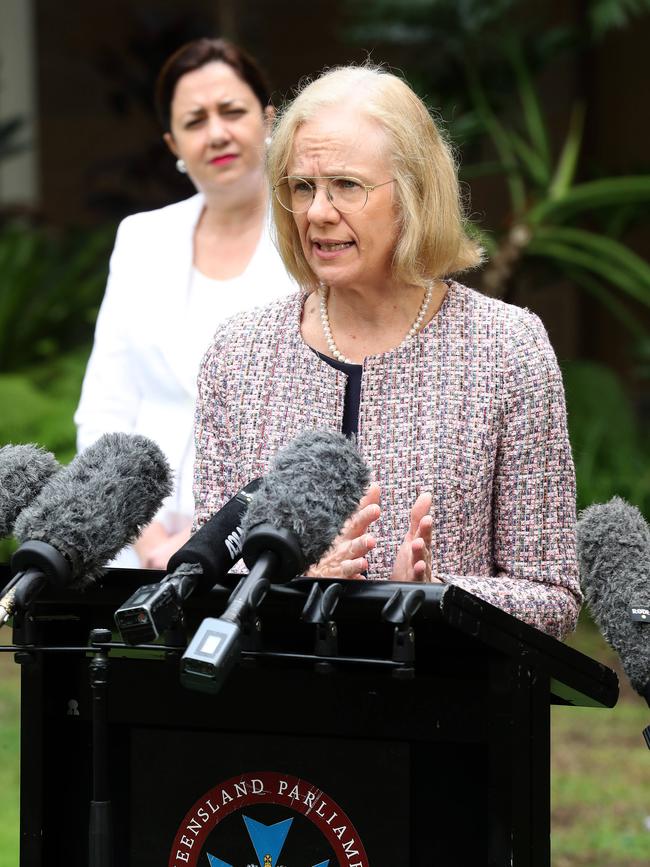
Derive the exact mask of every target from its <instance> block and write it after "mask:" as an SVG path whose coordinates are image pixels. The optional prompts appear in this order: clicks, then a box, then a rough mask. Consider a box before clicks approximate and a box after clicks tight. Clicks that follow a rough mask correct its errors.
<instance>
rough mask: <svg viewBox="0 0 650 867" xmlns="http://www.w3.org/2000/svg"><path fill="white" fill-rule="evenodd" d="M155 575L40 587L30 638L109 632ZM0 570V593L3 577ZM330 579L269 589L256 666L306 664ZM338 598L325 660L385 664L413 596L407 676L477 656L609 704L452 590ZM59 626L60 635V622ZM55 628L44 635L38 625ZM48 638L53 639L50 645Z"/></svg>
mask: <svg viewBox="0 0 650 867" xmlns="http://www.w3.org/2000/svg"><path fill="white" fill-rule="evenodd" d="M163 574H164V573H161V572H157V571H154V570H146V571H145V570H135V569H109V570H107V572H106V575H105V576H104V579H103V581H102V584H101V586H99V585H98V586H95V587H93V588H92V589H90V590H86V591H85V592H82V593H81V592H74V591H57V590H55V589H53V588H48V590H47V592H45V593H43V594H42V595H41V596H40V598H39V599H38V600H37V602H36V604H35V605H34V612H33V613H34V619H35V621H36V623H37V624H38V625H39V627H40V634H39V638H38V641H39V643H40V642H41V641H42V642H43V643H55V644H56V643H59V644H60V643H61V636H62V635H63V634H65V635H66V638H65V640H66V641H69V642H70V643H71V644H73V643H75V642H78V643H85V641H86V640H87V638H88V633H89V631H90V629H92V628H99V627H104V628H114V623H113V615H114V612H115V610H116V609H117V608H119V607H120V605H121V604H122V603H124V601H125V600H126V599H127V598H128V597H129V596H130V595H131V594H132V593H133V592H134V591H135V590H136V589H137V588H138V587H140V586H141V585H143V584H146V583H153V582H156V581H158V580H160V578H162V577H163ZM8 577H9V576H8V572H7V570H6V567H5V566H0V586H3V585H4V584H5V583H6V580H7V579H8ZM240 578H241V576H237V575H229V576H227V579H226V580H225V581H224V586H218V587H216V588H215V589H214V590H213V591H212V592H211V593H210V594H208V595H207V596H203V597H201V598H190V599H189V600H188V602H187V603H186V606H185V613H186V621H187V625H188V629H189V630H191V631H193V630H194V629H195V628H196V627H197V626H198V624H199V623H200V622H201V620H202V619H203V618H204V617H206V616H212V617H218V616H219V615H220V614H221V613H222V612H223V610H224V608H225V606H226V603H227V600H228V597H229V595H230V592H231V591H232V589H233V588H234V586H235V585H236V583H237V581H238V580H239V579H240ZM331 583H334V582H331V581H329V582H328V581H326V580H322V579H320V580H318V581H314V580H312V579H307V578H297V579H294V580H293V581H291V582H289V583H288V584H284V585H280V584H278V585H274V586H272V587H271V588H270V590H269V593H268V595H267V597H266V599H265V600H264V602H263V603H262V605H261V607H260V609H259V616H260V618H261V620H262V624H263V627H262V633H261V634H262V641H261V645H260V647H259V653H257V654H255V655H256V656H258V657H259V658H260V659H262V658H263V657H265V656H268V657H269V659H270V658H272V657H273V656H277V657H280V656H282V657H283V659H285V660H286V659H288V658H291V659H294V660H295V661H297V662H298V661H299V660H300V659H301V658H302V659H304V660H307V659H309V660H311V662H312V663H313V661H314V656H313V655H311V654H313V634H314V629H315V627H314V626H313V625H311V624H306V623H305V622H303V621H302V620H301V613H302V611H303V608H304V606H305V602H306V600H307V597H308V595H309V592H310V591H311V589H312V588H313V586H314V584H318V585H319V586H320V587H321V588H323V589H325V588H326V587H327V586H328V584H331ZM340 584H341V585H342V590H341V596H340V600H339V603H338V606H337V607H336V609H335V611H334V614H333V616H332V619H333V620H334V622H335V623H336V625H337V638H338V647H337V654H336V656H335V657H333V659H332V661H333V662H334V664H336V659H337V658H338V657H340V658H341V662H342V664H349V665H354V664H355V663H357V664H363V663H364V662H365V663H368V664H373V663H375V664H381V663H382V662H383V663H386V664H390V662H391V660H392V658H393V650H394V646H393V641H394V630H395V625H394V622H392V623H387V622H386V620H385V619H383V617H382V611H383V610H384V608H385V606H386V604H387V602H388V601H389V600H390V599H391V597H392V596H393V594H395V592H396V591H401V592H402V593H408V592H409V591H412V590H414V589H417V590H418V591H420V590H421V591H422V592H423V594H424V598H423V600H422V604H421V606H420V608H419V609H418V611H417V612H416V614H415V615H414V617H413V619H412V621H411V624H410V625H411V627H412V628H413V631H414V634H415V660H414V669H415V672H416V673H417V674H420V673H427V672H433V673H437V674H441V673H443V674H444V673H446V672H447V670H448V671H449V673H450V674H451V673H454V674H456V672H457V670H461V671H462V669H463V668H465V670H469V669H471V668H472V667H476V666H478V665H482V664H484V660H485V659H486V658H487V657H490V656H492V657H494V656H497V657H499V658H505V659H509V660H510V661H511V662H512V663H513V664H517V663H518V662H521V663H522V664H525V665H526V666H527V667H528V668H529V669H531V670H532V671H534V672H537V673H539V674H540V675H542V676H544V677H548V678H549V681H550V691H551V701H552V702H553V703H555V704H570V705H575V706H592V707H613V706H614V705H615V704H616V700H617V698H618V680H617V677H616V675H615V673H614V672H613V671H611V670H610V669H609V668H607V667H606V666H604V665H602V664H601V663H599V662H596V661H595V660H593V659H590V658H589V657H587V656H585V655H584V654H582V653H579V652H578V651H576V650H574V649H573V648H571V647H568V646H567V645H565V644H562V643H561V642H560V641H557V640H556V639H554V638H552V637H550V636H549V635H546V634H544V633H542V632H540V631H539V630H537V629H535V628H534V627H532V626H529V625H528V624H526V623H523V622H521V621H520V620H518V619H516V618H515V617H512V616H511V615H509V614H507V613H505V612H504V611H501V610H500V609H498V608H496V607H494V606H493V605H490V604H488V603H487V602H484V601H483V600H482V599H479V598H478V597H476V596H473V595H472V594H470V593H468V592H467V591H465V590H463V589H461V588H460V587H455V586H453V585H440V584H429V585H412V584H396V583H393V582H370V581H369V582H361V581H342V582H340ZM64 622H65V623H67V624H68V625H67V626H66V628H65V630H62V624H63V623H64ZM54 624H56V629H50V628H48V625H52V626H54ZM53 639H54V640H53Z"/></svg>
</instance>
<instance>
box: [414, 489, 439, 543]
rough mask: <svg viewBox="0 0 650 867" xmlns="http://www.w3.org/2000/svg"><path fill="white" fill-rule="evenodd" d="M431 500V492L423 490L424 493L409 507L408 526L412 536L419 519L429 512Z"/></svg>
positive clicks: (415, 531) (416, 528)
mask: <svg viewBox="0 0 650 867" xmlns="http://www.w3.org/2000/svg"><path fill="white" fill-rule="evenodd" d="M432 502H433V500H432V497H431V494H430V493H429V492H428V491H425V492H424V493H422V494H420V496H419V497H418V498H417V500H416V501H415V502H414V503H413V507H412V509H411V524H410V528H409V530H410V533H411V535H412V536H416V535H417V533H418V527H419V525H420V521H421V520H422V519H423V518H424V516H425V515H428V514H429V510H430V509H431V503H432Z"/></svg>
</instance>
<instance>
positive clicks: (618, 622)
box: [578, 497, 650, 746]
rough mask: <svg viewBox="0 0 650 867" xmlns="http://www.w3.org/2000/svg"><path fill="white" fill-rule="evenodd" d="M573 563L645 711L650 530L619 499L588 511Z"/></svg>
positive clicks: (649, 697)
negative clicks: (643, 702)
mask: <svg viewBox="0 0 650 867" xmlns="http://www.w3.org/2000/svg"><path fill="white" fill-rule="evenodd" d="M578 558H579V562H580V578H581V583H582V589H583V592H584V594H585V600H586V603H587V606H588V607H589V610H590V612H591V614H592V616H593V618H594V620H595V621H596V623H597V625H598V627H599V629H600V631H601V632H602V634H603V636H604V638H605V639H606V640H607V641H608V642H609V644H611V646H612V647H613V648H614V650H615V651H616V652H617V653H618V655H619V657H620V659H621V663H622V664H623V668H624V669H625V673H626V674H627V676H628V677H629V679H630V682H631V684H632V686H633V687H634V689H635V690H636V691H637V692H638V693H639V695H640V696H642V697H643V698H645V700H646V702H647V703H648V706H650V528H649V527H648V525H647V523H646V522H645V520H644V518H643V516H642V515H641V513H640V512H639V510H638V509H637V508H635V507H634V506H631V505H630V504H629V503H626V502H625V500H622V499H621V498H620V497H614V498H613V499H612V500H610V501H609V502H608V503H603V504H597V505H594V506H589V508H587V509H585V511H584V512H583V513H582V515H581V516H580V520H579V521H578ZM648 746H650V740H648Z"/></svg>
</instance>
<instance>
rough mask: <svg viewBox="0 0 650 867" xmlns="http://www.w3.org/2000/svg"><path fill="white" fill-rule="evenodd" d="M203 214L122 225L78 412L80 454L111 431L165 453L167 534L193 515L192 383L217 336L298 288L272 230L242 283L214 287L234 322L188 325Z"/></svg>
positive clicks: (140, 218)
mask: <svg viewBox="0 0 650 867" xmlns="http://www.w3.org/2000/svg"><path fill="white" fill-rule="evenodd" d="M203 205H204V199H203V196H202V195H201V194H198V195H195V196H192V198H190V199H186V200H185V201H182V202H178V203H176V204H173V205H169V206H167V207H165V208H160V209H159V210H156V211H150V212H147V213H141V214H134V215H133V216H131V217H127V218H126V219H125V220H124V221H123V222H122V223H121V224H120V226H119V228H118V231H117V237H116V240H115V247H114V249H113V253H112V256H111V261H110V272H109V278H108V284H107V286H106V293H105V295H104V300H103V302H102V305H101V309H100V311H99V316H98V318H97V326H96V330H95V341H94V345H93V350H92V354H91V356H90V360H89V362H88V367H87V368H86V374H85V377H84V381H83V387H82V392H81V400H80V402H79V406H78V408H77V412H76V413H75V422H76V424H77V429H78V430H77V447H78V449H79V450H82V449H84V448H86V447H87V446H88V445H90V444H91V443H92V442H94V441H95V440H96V439H97V438H98V437H99V436H101V434H103V433H106V432H109V431H125V432H127V433H140V434H143V435H145V436H147V437H150V438H151V439H153V440H155V441H156V442H157V443H158V444H159V445H160V447H161V448H162V450H163V451H164V452H165V454H166V456H167V459H168V460H169V462H170V465H171V467H172V470H173V471H174V473H175V476H176V485H175V490H174V493H173V495H172V496H171V497H169V498H168V499H167V500H166V501H165V504H164V506H163V508H162V509H161V511H160V512H159V514H158V515H157V516H156V517H157V519H158V520H161V521H162V522H163V523H165V525H166V526H167V529H168V530H169V532H175V531H176V529H178V528H179V526H182V525H183V524H184V523H186V522H187V519H189V518H191V516H192V513H193V497H192V465H193V461H194V444H193V423H194V404H195V400H196V377H197V374H198V367H199V364H200V360H201V358H202V355H203V353H204V352H205V350H206V349H207V347H208V344H209V340H210V337H211V336H212V332H213V331H214V330H215V328H216V326H217V324H218V323H219V322H220V321H221V320H222V319H223V318H225V315H231V314H232V313H233V312H234V310H245V309H250V308H252V307H256V306H258V305H261V304H266V303H268V302H269V301H272V300H273V299H275V298H277V297H279V296H281V295H285V294H288V293H289V292H292V291H295V288H296V287H295V284H294V283H293V281H292V280H291V278H290V277H289V276H288V275H287V273H286V271H285V269H284V266H283V264H282V261H281V259H280V256H279V254H278V252H277V250H276V248H275V247H274V245H273V242H272V241H271V238H270V235H269V231H268V226H266V227H265V229H264V231H263V233H262V237H261V238H260V241H259V243H258V246H257V248H256V250H255V253H254V254H253V257H252V259H251V261H250V262H249V264H248V266H247V268H246V270H245V272H244V274H242V275H241V276H240V277H238V278H235V279H234V280H232V281H223V283H222V284H219V283H216V281H215V291H216V292H220V291H222V290H223V292H224V293H226V292H229V293H230V296H229V299H228V301H229V303H228V304H227V305H226V306H227V309H228V313H227V314H224V315H217V316H216V317H215V318H214V321H213V322H212V323H210V322H208V323H207V324H206V322H205V321H204V320H205V314H203V316H202V319H201V313H200V311H195V313H194V314H193V315H194V317H195V322H194V323H192V322H191V321H190V322H189V323H188V321H187V316H188V309H189V308H188V298H189V293H190V287H191V285H192V270H193V255H194V230H195V228H196V225H197V222H198V220H199V217H200V215H201V212H202V210H203ZM233 295H234V296H236V298H233ZM233 305H234V306H233ZM217 313H219V310H218V308H217ZM193 326H196V327H193ZM199 333H200V334H201V335H204V337H202V338H197V334H199ZM197 343H198V345H197Z"/></svg>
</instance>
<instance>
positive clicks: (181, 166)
mask: <svg viewBox="0 0 650 867" xmlns="http://www.w3.org/2000/svg"><path fill="white" fill-rule="evenodd" d="M176 171H177V172H180V173H181V174H182V175H186V174H187V166H186V165H185V160H180V159H179V160H176Z"/></svg>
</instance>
